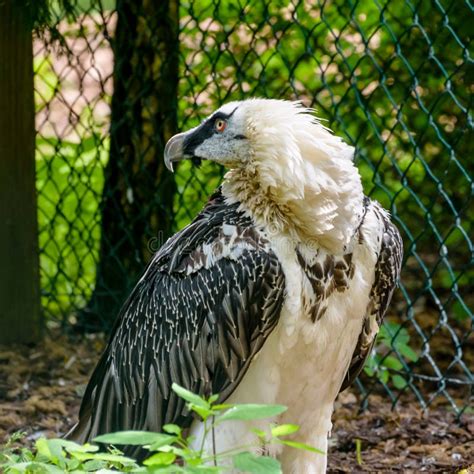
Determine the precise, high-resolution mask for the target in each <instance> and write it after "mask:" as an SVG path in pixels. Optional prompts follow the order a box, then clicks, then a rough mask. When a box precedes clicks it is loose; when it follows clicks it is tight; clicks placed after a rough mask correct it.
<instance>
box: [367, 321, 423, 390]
mask: <svg viewBox="0 0 474 474" xmlns="http://www.w3.org/2000/svg"><path fill="white" fill-rule="evenodd" d="M409 342H410V336H409V334H408V331H407V330H406V329H405V328H403V327H402V326H401V325H400V324H396V323H392V322H386V323H385V324H384V325H383V326H382V327H381V328H380V331H379V333H378V334H377V352H375V354H373V355H372V356H371V357H370V358H369V360H368V361H367V364H366V365H365V367H364V371H365V373H366V374H367V375H368V376H369V377H377V378H378V379H379V380H380V381H381V382H382V383H383V384H387V383H389V381H390V382H392V384H393V386H394V387H395V388H397V389H403V388H405V387H406V386H407V384H408V382H407V380H406V378H405V374H406V373H407V370H406V369H407V367H408V364H409V363H410V362H416V361H417V360H418V358H419V356H418V354H417V353H416V352H415V351H414V350H413V349H412V348H411V347H410V345H409ZM392 354H394V355H392Z"/></svg>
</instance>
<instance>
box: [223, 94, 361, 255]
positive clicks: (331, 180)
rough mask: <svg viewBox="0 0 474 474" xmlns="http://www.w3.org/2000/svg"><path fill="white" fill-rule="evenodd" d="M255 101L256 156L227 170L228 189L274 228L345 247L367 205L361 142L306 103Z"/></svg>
mask: <svg viewBox="0 0 474 474" xmlns="http://www.w3.org/2000/svg"><path fill="white" fill-rule="evenodd" d="M248 102H249V104H248V105H247V107H248V110H246V112H247V137H248V139H249V140H250V143H251V149H252V151H251V156H249V158H248V161H247V162H246V163H245V164H243V165H242V166H239V167H237V168H235V169H232V170H231V171H229V172H228V173H227V174H226V177H225V181H224V183H223V192H224V195H225V196H226V197H227V198H228V199H229V201H231V202H235V201H239V202H240V203H241V205H242V208H243V209H245V210H247V211H248V212H249V213H250V214H251V215H252V217H253V218H254V219H255V220H256V222H257V223H259V224H261V225H264V226H266V227H267V228H269V230H270V231H272V232H275V233H286V234H289V235H290V236H291V237H293V238H295V239H297V240H298V241H301V242H304V243H305V244H307V245H315V244H316V245H317V246H322V247H324V248H326V249H327V250H329V251H331V252H333V253H336V254H340V253H344V252H345V250H346V249H347V247H348V246H349V244H350V242H351V239H352V237H353V235H354V232H355V230H356V228H357V226H358V225H359V223H360V219H361V216H362V210H363V190H362V185H361V180H360V176H359V173H358V171H357V169H356V168H355V166H354V164H353V162H352V157H353V148H352V147H350V146H349V145H347V144H345V143H344V142H343V141H342V140H341V139H340V138H338V137H335V136H334V135H333V134H332V133H331V132H330V131H329V130H327V129H326V128H325V127H323V126H322V125H321V124H320V123H319V122H317V121H316V119H315V118H314V117H313V116H312V115H310V113H311V111H310V110H308V109H305V108H304V107H302V106H301V105H300V104H299V103H295V102H284V101H271V100H270V101H268V100H254V101H248Z"/></svg>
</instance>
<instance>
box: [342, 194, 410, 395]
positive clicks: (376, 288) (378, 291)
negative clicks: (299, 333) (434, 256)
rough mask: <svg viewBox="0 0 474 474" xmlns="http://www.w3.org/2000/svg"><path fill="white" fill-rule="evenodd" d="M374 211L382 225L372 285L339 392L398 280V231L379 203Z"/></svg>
mask: <svg viewBox="0 0 474 474" xmlns="http://www.w3.org/2000/svg"><path fill="white" fill-rule="evenodd" d="M374 209H375V212H376V215H377V217H378V218H379V219H380V220H381V221H382V223H383V235H382V241H381V247H380V252H379V255H378V258H377V263H376V265H375V276H374V283H373V285H372V288H371V291H370V302H369V305H368V308H367V314H366V317H365V320H364V323H363V325H362V331H361V333H360V335H359V339H358V341H357V345H356V349H355V351H354V354H353V356H352V361H351V365H350V367H349V370H348V371H347V375H346V377H345V378H344V382H343V384H342V387H341V391H342V390H345V389H346V388H347V387H349V386H350V385H351V384H352V382H354V380H355V379H356V378H357V376H358V375H359V374H360V372H361V371H362V369H363V367H364V364H365V361H366V360H367V358H368V357H369V355H370V353H371V351H372V348H373V346H374V343H375V339H376V335H377V334H376V333H377V331H376V330H375V331H374V327H375V328H377V329H378V328H379V327H380V326H381V324H382V321H383V318H384V316H385V313H386V312H387V308H388V306H389V304H390V301H391V299H392V295H393V291H394V290H395V288H396V286H397V282H398V279H399V277H400V270H401V265H402V259H403V241H402V238H401V236H400V233H399V232H398V229H397V228H396V227H395V226H394V225H393V224H392V223H391V222H390V219H389V217H388V215H387V214H386V213H385V212H384V211H382V209H381V208H380V207H379V206H378V204H377V205H376V204H375V203H374Z"/></svg>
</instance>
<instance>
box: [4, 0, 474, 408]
mask: <svg viewBox="0 0 474 474" xmlns="http://www.w3.org/2000/svg"><path fill="white" fill-rule="evenodd" d="M27 3H28V2H27ZM30 7H31V19H30V21H31V25H32V29H33V31H34V32H33V35H32V36H31V35H30V36H29V37H28V36H27V35H26V39H23V40H22V41H23V43H22V44H23V45H25V44H27V43H28V41H30V43H31V44H32V53H31V54H32V68H33V71H32V72H33V73H34V89H33V84H31V82H28V80H26V81H25V82H24V83H22V82H21V81H15V84H14V85H15V91H16V92H17V93H18V94H26V96H28V94H32V93H33V90H34V123H35V127H34V130H33V131H32V133H33V134H34V135H29V136H30V137H33V138H32V139H34V152H32V153H31V154H30V155H28V153H27V152H25V153H23V154H22V156H23V157H24V160H25V163H26V165H25V166H26V167H28V166H29V165H28V163H30V162H31V164H33V160H34V166H35V168H34V169H35V174H34V177H33V178H32V179H30V181H28V179H26V178H25V180H23V179H20V180H19V181H21V183H22V184H20V185H19V184H18V183H16V184H11V183H10V184H9V186H11V187H17V186H20V187H21V186H29V187H30V188H31V187H33V189H36V199H37V203H36V204H35V206H34V209H33V211H31V212H33V214H31V215H32V216H33V217H32V219H30V220H29V222H32V223H33V224H31V225H30V228H29V230H27V231H25V232H24V233H26V234H27V235H26V237H24V238H25V239H26V241H27V244H28V245H29V247H28V248H33V247H34V245H36V244H35V242H36V238H37V240H38V242H37V247H38V255H39V263H38V265H39V266H38V272H36V270H35V265H36V264H35V259H34V258H32V259H31V261H29V262H30V264H29V265H28V268H29V269H30V270H28V269H27V270H25V272H27V273H29V275H26V274H23V273H22V275H20V276H18V275H17V276H16V277H15V278H16V279H15V282H18V281H20V280H21V281H22V282H25V281H30V282H32V284H33V286H34V285H35V281H36V282H37V286H38V287H39V291H40V296H39V298H38V299H37V300H38V301H40V304H36V303H35V302H34V301H32V302H31V306H30V309H29V310H28V311H25V310H22V312H19V311H13V310H12V312H10V313H9V315H8V314H6V315H5V316H4V326H3V329H2V333H3V335H4V336H3V338H4V339H5V340H8V341H10V342H12V341H13V342H21V340H25V339H28V340H30V339H31V340H32V339H37V338H38V337H39V334H40V333H41V331H42V334H58V332H59V333H62V334H67V335H70V334H74V335H75V337H76V336H77V335H79V336H80V337H84V338H85V337H86V335H87V334H90V333H97V332H99V333H101V334H107V331H108V330H109V329H110V327H111V324H112V323H113V321H114V318H115V316H116V314H117V311H118V309H119V308H120V306H121V304H122V303H123V302H124V300H125V298H126V296H127V295H128V293H129V292H130V290H131V289H132V287H133V286H134V284H135V283H136V281H137V280H138V278H139V277H140V274H141V273H142V271H143V269H144V266H145V265H146V263H147V262H148V261H149V259H150V257H151V255H152V254H153V252H155V251H156V250H157V249H158V248H159V247H160V245H161V244H162V243H163V242H164V241H165V239H166V238H167V237H169V236H170V235H171V234H173V233H174V232H176V231H177V230H179V229H181V228H182V227H183V226H185V225H186V224H187V223H188V222H190V220H191V219H192V218H193V217H194V216H195V215H196V214H197V213H198V211H199V210H200V209H201V207H202V205H203V203H204V202H205V201H206V199H207V198H208V196H209V195H210V194H211V193H212V191H213V189H214V188H215V187H216V186H217V185H218V184H219V182H220V179H221V177H222V175H223V170H222V169H220V168H219V167H218V166H217V165H214V164H211V163H204V164H203V166H202V167H201V168H199V169H197V168H195V167H192V165H191V164H190V163H189V162H183V163H182V164H181V165H180V166H179V167H178V169H177V172H176V173H175V174H174V175H172V174H171V173H169V172H167V170H166V169H165V168H164V163H163V148H164V144H165V143H166V140H167V139H168V138H169V137H171V136H172V135H173V134H174V133H176V132H177V131H180V130H186V129H188V128H190V127H193V126H195V125H196V124H197V123H198V122H199V121H200V120H202V119H203V118H204V117H205V116H206V115H208V114H209V113H211V112H212V111H214V110H215V109H216V108H217V107H219V106H220V105H221V104H223V103H225V102H228V101H230V100H238V99H246V98H249V97H253V96H257V97H269V98H284V99H298V100H301V101H302V102H303V103H304V104H305V105H308V106H311V107H314V108H315V109H316V111H317V115H318V116H319V117H321V118H322V119H324V120H325V122H324V123H325V124H326V125H327V126H328V127H330V128H331V129H333V130H334V132H335V133H336V134H337V135H340V136H341V137H343V138H344V140H346V141H347V142H348V143H350V144H351V145H353V146H355V147H356V163H357V166H358V168H359V170H360V173H361V175H362V178H363V183H364V188H365V191H366V193H367V194H368V195H369V196H371V197H372V198H374V199H377V200H379V201H380V202H381V203H382V205H383V206H384V207H386V208H387V209H390V211H391V213H392V216H393V219H394V221H395V223H396V225H397V226H398V228H399V229H400V232H401V234H402V237H403V240H404V243H405V261H404V266H403V272H402V278H401V285H400V288H399V290H397V292H396V294H395V296H394V301H393V303H392V305H391V308H390V310H389V314H388V315H387V317H386V323H385V325H384V327H383V328H382V329H381V331H380V334H379V337H378V344H377V347H376V349H375V350H374V352H373V354H372V357H371V359H370V361H369V363H368V365H367V366H366V368H365V371H364V373H363V375H362V376H361V377H360V378H359V380H358V383H357V385H358V390H359V392H360V403H362V405H364V403H365V401H366V400H367V397H368V395H369V393H372V392H375V393H379V394H383V396H384V397H388V398H389V399H390V401H391V403H392V404H394V405H395V404H397V403H398V401H399V400H400V399H401V398H403V397H407V398H408V399H409V400H414V401H416V402H417V403H418V404H419V406H420V407H421V408H425V407H427V406H431V405H440V404H443V405H447V406H448V407H449V410H451V411H453V412H454V413H455V414H456V415H457V416H460V415H461V414H462V413H463V412H467V413H471V414H472V410H473V408H472V398H470V397H471V396H472V395H471V393H472V386H473V365H474V364H473V360H474V355H473V351H472V347H473V343H474V332H473V320H474V317H473V301H474V296H473V295H474V293H473V290H474V267H473V235H474V232H473V222H474V205H473V204H474V203H473V197H474V189H473V171H474V161H473V147H472V138H473V137H472V131H473V121H472V92H473V87H474V86H473V82H472V79H473V72H474V69H473V60H472V46H471V44H470V35H471V34H472V24H473V23H472V19H473V17H472V5H471V4H470V2H468V1H461V0H459V1H454V0H433V1H430V0H420V1H415V0H413V1H410V0H391V1H390V0H375V1H374V0H359V1H356V0H326V1H323V0H321V1H318V0H313V1H306V2H305V1H296V0H292V1H287V0H285V1H266V0H261V1H244V0H230V1H224V0H199V1H189V0H182V1H178V0H168V1H163V2H152V1H150V0H117V1H114V0H97V1H96V0H57V1H56V0H55V1H52V2H45V1H38V2H34V3H31V5H30ZM12 45H13V46H12ZM15 47H16V46H15V45H14V44H13V43H12V44H10V46H9V48H10V49H11V48H15ZM26 57H27V56H26ZM22 58H25V56H22V55H18V54H16V55H13V54H12V59H11V61H12V63H11V64H12V65H18V62H19V61H21V60H22ZM4 67H8V66H7V65H5V64H4ZM11 67H13V66H11ZM15 67H17V66H15ZM7 80H8V79H7ZM1 82H2V80H1V78H0V85H1ZM22 87H23V89H21V88H22ZM0 90H1V88H0ZM3 90H4V95H5V94H6V93H5V90H8V89H6V88H3ZM22 91H23V92H22ZM28 91H30V92H28ZM0 94H1V92H0ZM25 113H26V114H28V113H30V112H28V111H26V112H25ZM13 135H14V134H12V136H13ZM20 145H21V144H20ZM28 156H30V157H31V160H30V161H28V159H29V158H28ZM2 159H3V158H2ZM8 159H9V158H8V156H7V161H8ZM22 159H23V158H22ZM15 160H17V158H15ZM11 161H12V162H13V161H14V158H13V157H12V158H11ZM15 163H16V161H15ZM12 166H14V165H13V164H12ZM15 166H16V165H15ZM30 168H31V167H30ZM30 168H28V169H30ZM31 169H32V168H31ZM27 174H28V173H26V174H22V175H21V176H26V175H27ZM32 176H33V175H32ZM11 196H12V195H10V197H9V198H7V200H8V201H9V202H11V201H10V200H11V199H14V198H12V197H11ZM25 212H26V211H25ZM26 215H27V214H24V213H16V216H17V217H16V219H18V220H23V221H24V220H25V219H26ZM12 219H13V220H15V217H12ZM35 219H37V229H38V232H37V235H36V234H35V232H34V231H35V230H36V229H35V227H31V226H32V225H33V226H36V223H35ZM22 235H23V234H22ZM22 238H23V237H22ZM28 239H29V240H28ZM28 242H29V243H28ZM5 273H7V271H5ZM10 275H11V274H10ZM10 275H7V274H6V275H5V276H4V277H3V280H4V281H7V280H8V281H10V280H11V276H10ZM7 297H11V296H9V295H8V294H5V298H7ZM16 298H18V296H16ZM20 320H22V323H21V328H22V329H21V332H20V333H18V332H15V327H17V326H18V324H19V321H20ZM38 328H40V329H41V331H38ZM87 337H89V336H87ZM101 337H102V336H101ZM468 348H470V351H468Z"/></svg>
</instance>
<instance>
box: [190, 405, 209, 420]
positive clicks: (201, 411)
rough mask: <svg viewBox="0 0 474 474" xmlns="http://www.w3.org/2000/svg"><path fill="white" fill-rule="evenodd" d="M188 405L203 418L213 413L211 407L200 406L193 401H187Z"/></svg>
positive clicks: (205, 418)
mask: <svg viewBox="0 0 474 474" xmlns="http://www.w3.org/2000/svg"><path fill="white" fill-rule="evenodd" d="M188 406H189V409H190V410H191V411H193V412H195V413H197V414H198V415H199V416H200V417H201V418H202V419H203V420H207V419H208V418H209V417H210V416H211V415H213V414H214V410H213V409H212V408H207V407H201V406H199V405H195V404H194V403H189V404H188Z"/></svg>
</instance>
